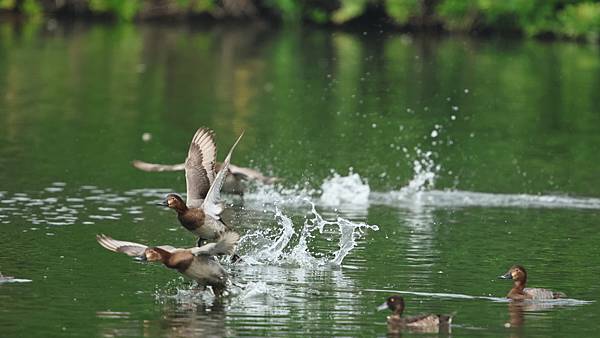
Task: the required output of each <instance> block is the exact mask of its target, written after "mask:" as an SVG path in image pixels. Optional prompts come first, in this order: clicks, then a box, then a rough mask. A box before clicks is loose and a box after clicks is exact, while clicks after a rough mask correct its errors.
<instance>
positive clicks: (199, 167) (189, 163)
mask: <svg viewBox="0 0 600 338" xmlns="http://www.w3.org/2000/svg"><path fill="white" fill-rule="evenodd" d="M216 158H217V146H216V144H215V140H214V132H213V131H212V130H210V129H208V128H200V129H198V131H196V134H194V137H193V138H192V142H191V143H190V149H189V150H188V156H187V158H186V159H185V182H186V185H187V201H186V204H187V206H188V207H192V208H198V207H200V206H201V205H202V200H204V198H205V197H206V194H207V193H208V191H209V189H210V186H211V184H212V183H213V182H214V180H215V161H216Z"/></svg>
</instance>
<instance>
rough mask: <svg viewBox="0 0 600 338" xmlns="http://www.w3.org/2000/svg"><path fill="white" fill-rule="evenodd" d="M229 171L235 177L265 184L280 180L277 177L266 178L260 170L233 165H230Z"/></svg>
mask: <svg viewBox="0 0 600 338" xmlns="http://www.w3.org/2000/svg"><path fill="white" fill-rule="evenodd" d="M229 171H230V172H231V174H233V175H235V176H236V177H239V178H242V179H245V180H253V181H259V182H261V183H264V184H273V183H275V182H276V181H277V180H278V178H277V177H272V176H265V175H263V174H262V173H261V172H260V171H258V170H255V169H251V168H246V167H238V166H236V165H233V164H231V163H230V164H229Z"/></svg>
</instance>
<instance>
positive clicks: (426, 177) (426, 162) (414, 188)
mask: <svg viewBox="0 0 600 338" xmlns="http://www.w3.org/2000/svg"><path fill="white" fill-rule="evenodd" d="M415 151H416V153H417V159H415V160H414V161H413V172H414V176H413V178H412V179H411V180H410V182H408V185H407V186H405V187H403V188H402V189H400V192H401V193H404V194H416V193H419V192H422V191H425V190H430V189H433V186H434V184H435V179H436V176H437V173H438V172H439V171H440V168H441V166H440V165H439V164H437V165H436V164H435V162H434V161H433V158H432V156H433V153H432V152H431V151H425V152H424V151H421V150H420V149H418V148H417V149H415Z"/></svg>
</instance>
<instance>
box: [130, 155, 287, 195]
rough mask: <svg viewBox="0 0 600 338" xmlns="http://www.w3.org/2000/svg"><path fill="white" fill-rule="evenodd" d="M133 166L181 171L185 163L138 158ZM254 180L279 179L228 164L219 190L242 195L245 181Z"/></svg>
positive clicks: (219, 164)
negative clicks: (168, 162) (152, 161)
mask: <svg viewBox="0 0 600 338" xmlns="http://www.w3.org/2000/svg"><path fill="white" fill-rule="evenodd" d="M131 164H132V165H133V167H134V168H136V169H139V170H142V171H146V172H163V171H183V170H185V163H177V164H160V163H150V162H145V161H140V160H133V161H132V162H131ZM222 167H223V163H222V162H215V170H216V171H217V172H218V171H220V170H221V168H222ZM247 181H256V182H260V183H262V184H266V185H272V184H274V183H275V182H277V181H279V178H278V177H274V176H266V175H264V174H263V173H261V172H260V171H258V170H256V169H252V168H247V167H241V166H237V165H234V164H232V163H230V164H229V170H227V175H226V176H225V182H224V183H223V187H222V188H221V191H222V192H224V193H226V194H232V195H239V196H244V192H245V191H246V182H247Z"/></svg>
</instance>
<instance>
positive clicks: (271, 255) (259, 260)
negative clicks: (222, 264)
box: [240, 200, 379, 267]
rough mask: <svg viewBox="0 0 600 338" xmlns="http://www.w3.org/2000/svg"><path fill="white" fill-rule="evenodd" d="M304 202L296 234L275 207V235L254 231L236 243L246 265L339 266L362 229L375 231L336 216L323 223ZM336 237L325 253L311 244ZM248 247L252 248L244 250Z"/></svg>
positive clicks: (367, 226) (355, 242)
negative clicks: (258, 243) (304, 211)
mask: <svg viewBox="0 0 600 338" xmlns="http://www.w3.org/2000/svg"><path fill="white" fill-rule="evenodd" d="M306 202H307V203H309V204H310V206H311V210H310V211H309V214H308V215H307V216H306V217H305V218H304V222H303V224H302V228H301V229H300V230H299V231H296V230H295V229H294V224H293V222H292V219H291V218H290V217H288V216H287V215H285V214H284V213H283V212H282V211H281V210H280V209H279V208H276V209H275V220H276V222H277V225H278V226H279V229H280V230H279V232H278V233H277V234H275V235H271V236H269V234H265V233H264V232H263V231H261V230H257V231H255V232H252V233H249V234H246V235H245V236H243V237H242V239H241V240H240V251H241V252H243V251H245V250H247V251H248V253H247V255H246V256H243V261H244V262H246V264H275V265H294V266H300V267H316V266H324V265H335V266H339V265H341V264H342V261H343V260H344V258H345V257H346V256H347V255H348V254H349V253H350V252H351V251H352V249H353V248H354V247H355V246H356V244H357V240H358V239H359V238H361V237H362V236H363V235H364V232H365V230H367V229H369V230H374V231H377V230H379V227H378V226H377V225H370V224H366V223H362V222H352V221H350V220H348V219H345V218H342V217H337V218H336V220H335V221H327V220H325V219H324V218H323V217H322V216H321V214H320V213H319V212H318V211H317V210H316V207H315V204H314V203H312V202H311V201H309V200H306ZM318 235H323V236H318ZM336 236H337V237H338V240H337V250H335V251H332V250H328V248H327V247H326V246H325V248H323V245H321V246H319V245H311V244H313V242H314V241H318V240H322V239H326V240H327V239H328V238H330V237H331V238H334V237H336ZM256 238H262V239H263V241H264V242H265V243H263V245H262V246H258V247H257V246H256ZM250 245H252V246H253V248H248V247H249V246H250ZM318 248H321V250H318Z"/></svg>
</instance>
